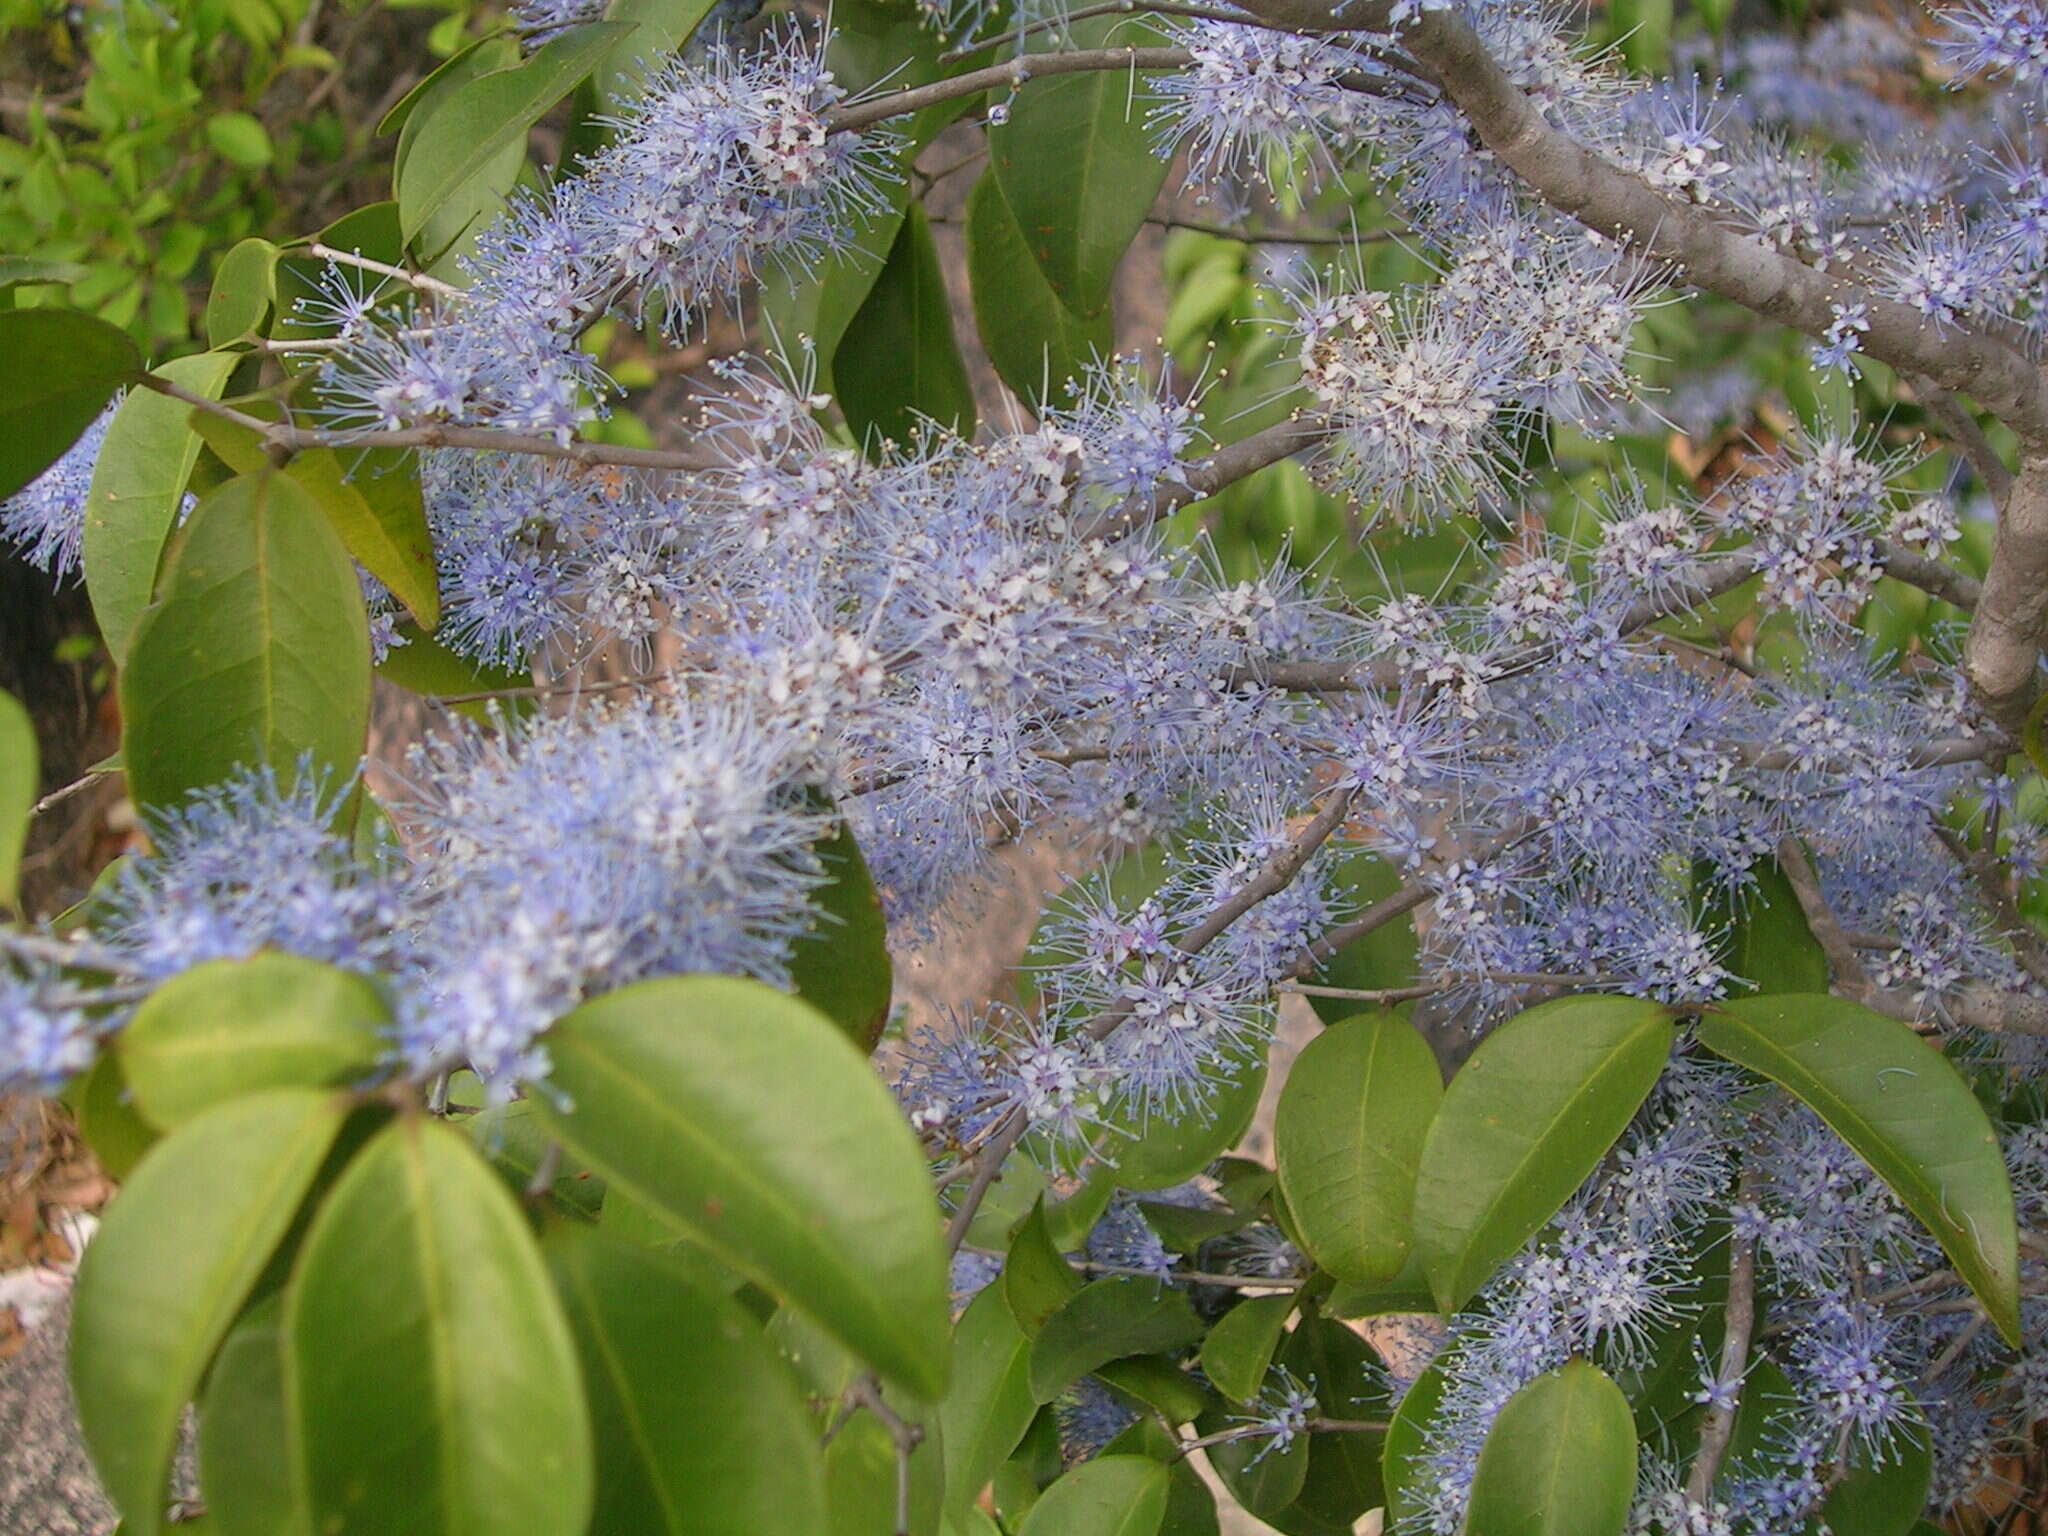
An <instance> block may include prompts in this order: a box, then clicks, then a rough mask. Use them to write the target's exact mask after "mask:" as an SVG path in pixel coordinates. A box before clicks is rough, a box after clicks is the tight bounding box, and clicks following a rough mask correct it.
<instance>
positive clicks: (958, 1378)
mask: <svg viewBox="0 0 2048 1536" xmlns="http://www.w3.org/2000/svg"><path fill="white" fill-rule="evenodd" d="M1028 1359H1029V1341H1028V1340H1027V1339H1026V1338H1025V1337H1024V1333H1023V1330H1022V1329H1020V1328H1019V1327H1018V1326H1017V1320H1016V1318H1014V1317H1012V1316H1011V1315H1010V1306H1009V1302H1008V1301H1007V1299H1006V1298H1005V1297H1004V1295H1003V1288H1002V1287H1001V1286H1000V1285H988V1286H984V1287H983V1288H982V1290H981V1293H980V1294H979V1295H977V1296H976V1297H975V1298H974V1300H972V1301H970V1302H969V1303H968V1304H967V1310H966V1311H965V1312H962V1313H961V1314H960V1320H959V1321H958V1322H957V1323H955V1324H954V1325H953V1387H952V1390H951V1391H949V1392H948V1393H947V1394H946V1400H945V1401H944V1402H943V1403H941V1404H940V1405H939V1424H940V1426H941V1429H942V1431H943V1437H944V1442H945V1457H946V1508H947V1510H948V1511H949V1512H954V1513H957V1512H959V1511H963V1510H966V1509H968V1508H971V1507H972V1506H973V1504H974V1501H975V1500H976V1499H978V1498H979V1497H980V1496H981V1490H982V1489H984V1488H986V1487H987V1486H988V1483H989V1479H990V1478H992V1477H994V1476H995V1474H996V1468H998V1467H1000V1466H1001V1465H1002V1464H1003V1463H1004V1462H1006V1461H1008V1460H1009V1459H1010V1453H1011V1452H1013V1451H1015V1450H1016V1449H1017V1446H1018V1443H1019V1442H1020V1441H1022V1440H1023V1438H1024V1431H1025V1430H1027V1429H1029V1428H1030V1427H1031V1420H1032V1418H1033V1416H1034V1415H1036V1414H1037V1412H1038V1402H1037V1400H1036V1399H1035V1398H1034V1397H1032V1395H1031V1379H1030V1373H1029V1370H1028Z"/></svg>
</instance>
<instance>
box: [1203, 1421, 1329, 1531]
mask: <svg viewBox="0 0 2048 1536" xmlns="http://www.w3.org/2000/svg"><path fill="white" fill-rule="evenodd" d="M1243 1427H1244V1423H1243V1420H1242V1419H1240V1418H1236V1417H1233V1416H1232V1415H1230V1414H1228V1413H1225V1412H1222V1411H1220V1410H1212V1411H1210V1412H1208V1413H1205V1414H1203V1415H1202V1417H1201V1418H1199V1419H1197V1420H1195V1431H1196V1433H1197V1434H1198V1435H1200V1436H1203V1437H1207V1436H1210V1435H1221V1434H1227V1433H1228V1432H1229V1431H1231V1430H1234V1429H1242V1428H1243ZM1308 1442H1309V1437H1308V1436H1306V1435H1297V1436H1296V1437H1295V1438H1294V1440H1293V1441H1292V1442H1291V1443H1289V1444H1286V1445H1282V1444H1281V1443H1280V1442H1279V1441H1277V1440H1273V1439H1271V1438H1269V1437H1267V1436H1265V1435H1247V1436H1245V1437H1244V1438H1242V1439H1235V1440H1224V1441H1221V1442H1219V1443H1218V1444H1216V1445H1212V1446H1210V1447H1209V1448H1208V1450H1207V1451H1206V1452H1205V1453H1204V1454H1206V1455H1207V1456H1208V1458H1209V1465H1210V1467H1211V1468H1213V1469H1214V1471H1215V1473H1216V1475H1217V1477H1218V1478H1220V1479H1221V1480H1222V1482H1223V1486H1224V1487H1225V1488H1227V1489H1228V1490H1229V1491H1230V1496H1231V1497H1232V1498H1234V1499H1236V1500H1237V1502H1238V1503H1239V1504H1242V1505H1243V1506H1244V1507H1245V1509H1247V1510H1248V1511H1250V1512H1251V1513H1252V1514H1254V1515H1257V1516H1259V1517H1260V1518H1261V1519H1264V1518H1265V1517H1266V1516H1268V1515H1277V1514H1279V1512H1280V1511H1281V1510H1283V1509H1286V1508H1287V1507H1288V1506H1289V1505H1291V1504H1292V1503H1293V1502H1294V1501H1295V1500H1296V1499H1298V1498H1300V1497H1301V1490H1302V1487H1303V1485H1304V1483H1305V1482H1306V1480H1307V1478H1308V1450H1309V1446H1308Z"/></svg>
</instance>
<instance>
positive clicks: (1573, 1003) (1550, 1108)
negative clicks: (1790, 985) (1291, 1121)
mask: <svg viewBox="0 0 2048 1536" xmlns="http://www.w3.org/2000/svg"><path fill="white" fill-rule="evenodd" d="M1670 1054H1671V1019H1670V1016H1669V1014H1668V1012H1667V1011H1666V1010H1665V1009H1664V1008H1663V1007H1662V1006H1661V1005H1659V1004H1657V1003H1652V1002H1645V1001H1642V1000H1640V999H1636V998H1626V997H1564V998H1559V999H1558V1000H1557V1001H1555V1002H1550V1003H1542V1004H1539V1005H1538V1006H1537V1007H1534V1008H1531V1009H1528V1010H1527V1011H1526V1012H1523V1013H1519V1014H1517V1015H1516V1016H1515V1017H1514V1018H1512V1019H1510V1020H1508V1022H1507V1023H1506V1024H1504V1025H1502V1026H1501V1027H1500V1028H1499V1029H1497V1030H1495V1031H1494V1033H1493V1034H1491V1035H1490V1036H1488V1037H1487V1039H1486V1040H1485V1042H1484V1043H1483V1044H1481V1045H1480V1047H1479V1049H1478V1050H1476V1051H1474V1052H1473V1053H1472V1057H1471V1059H1470V1060H1469V1061H1467V1062H1466V1063H1465V1066H1464V1068H1463V1070H1461V1071H1460V1072H1459V1073H1458V1075H1457V1076H1456V1077H1454V1078H1452V1079H1451V1084H1450V1087H1448V1088H1447V1089H1445V1090H1444V1097H1443V1104H1442V1106H1441V1108H1439V1109H1438V1111H1437V1116H1436V1120H1435V1121H1434V1123H1433V1124H1431V1126H1430V1128H1429V1135H1428V1137H1427V1139H1426V1140H1425V1141H1424V1142H1423V1147H1422V1163H1421V1167H1420V1169H1419V1170H1418V1172H1417V1175H1416V1180H1415V1215H1414V1223H1415V1246H1416V1250H1417V1251H1418V1252H1419V1253H1420V1254H1421V1255H1422V1262H1423V1267H1424V1269H1425V1270H1426V1271H1427V1272H1428V1275H1429V1283H1430V1288H1431V1290H1432V1291H1434V1292H1435V1294H1436V1299H1437V1305H1438V1306H1439V1307H1440V1308H1441V1309H1442V1310H1443V1311H1445V1312H1447V1313H1448V1312H1455V1311H1456V1310H1457V1309H1458V1308H1459V1307H1462V1306H1463V1305H1464V1304H1465V1302H1466V1301H1467V1300H1468V1299H1469V1298H1470V1297H1471V1295H1472V1293H1473V1292H1475V1291H1477V1290H1478V1289H1479V1287H1480V1286H1481V1285H1483V1284H1484V1283H1485V1282H1486V1279H1487V1277H1488V1276H1489V1275H1491V1274H1492V1273H1493V1272H1494V1271H1495V1270H1496V1269H1498V1268H1499V1267H1500V1266H1501V1264H1502V1263H1503V1262H1505V1261H1506V1259H1507V1258H1508V1257H1509V1255H1511V1254H1513V1253H1514V1252H1515V1250H1516V1249H1518V1248H1520V1247H1521V1246H1522V1244H1523V1243H1524V1242H1526V1241H1527V1240H1528V1239H1529V1238H1530V1237H1531V1236H1533V1235H1534V1234H1535V1233H1536V1232H1537V1231H1539V1230H1540V1229H1541V1228H1542V1227H1543V1224H1544V1223H1545V1222H1547V1221H1549V1220H1550V1218H1551V1217H1552V1216H1554V1215H1556V1214H1557V1211H1558V1208H1559V1207H1560V1206H1562V1205H1563V1204H1564V1202H1565V1201H1566V1200H1567V1199H1569V1198H1570V1197H1571V1193H1572V1191H1573V1190H1575V1189H1577V1188H1578V1187H1579V1185H1581V1184H1582V1183H1584V1182H1585V1180H1586V1176H1587V1175H1588V1174H1590V1173H1591V1172H1592V1171H1593V1170H1594V1168H1596V1167H1597V1166H1598V1165H1599V1162H1600V1159H1601V1158H1602V1157H1604V1156H1606V1154H1607V1149H1608V1148H1609V1147H1611V1146H1613V1145H1614V1142H1615V1140H1616V1138H1617V1137H1619V1136H1620V1135H1621V1133H1622V1131H1623V1130H1624V1129H1625V1128H1626V1127H1627V1125H1628V1122H1629V1119H1630V1118H1631V1117H1632V1116H1633V1115H1634V1114H1635V1112H1636V1109H1637V1107H1638V1106H1640V1105H1641V1104H1642V1102H1643V1100H1644V1099H1645V1098H1646V1097H1648V1095H1649V1092H1650V1090H1651V1088H1653V1087H1655V1086H1656V1082H1657V1079H1658V1077H1659V1076H1660V1075H1661V1074H1662V1073H1663V1071H1664V1063H1665V1061H1666V1060H1667V1059H1668V1058H1669V1056H1670Z"/></svg>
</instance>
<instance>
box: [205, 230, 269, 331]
mask: <svg viewBox="0 0 2048 1536" xmlns="http://www.w3.org/2000/svg"><path fill="white" fill-rule="evenodd" d="M278 255H279V251H278V248H277V247H276V246H274V245H272V244H271V243H270V242H269V241H268V240H263V239H259V238H258V237H256V236H254V235H252V236H250V237H249V238H248V239H246V240H242V241H239V242H237V243H236V244H235V246H234V247H233V248H232V249H231V250H229V252H228V253H227V255H225V256H223V257H221V259H220V265H219V266H218V267H216V268H214V272H213V289H212V291H211V292H210V293H208V294H207V296H206V344H207V345H208V346H209V347H224V346H226V345H227V344H228V343H229V342H231V341H240V340H241V339H242V338H243V337H245V336H248V335H251V334H253V333H254V332H256V331H257V330H258V329H259V328H260V327H261V326H262V324H263V320H264V317H265V316H266V315H268V314H269V313H270V306H271V305H272V304H273V303H275V302H276V299H277V258H278Z"/></svg>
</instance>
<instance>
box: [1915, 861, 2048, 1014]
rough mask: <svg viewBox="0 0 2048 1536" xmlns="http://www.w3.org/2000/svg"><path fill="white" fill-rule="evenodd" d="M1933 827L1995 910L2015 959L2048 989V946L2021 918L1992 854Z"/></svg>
mask: <svg viewBox="0 0 2048 1536" xmlns="http://www.w3.org/2000/svg"><path fill="white" fill-rule="evenodd" d="M1933 826H1934V835H1935V836H1936V837H1937V838H1939V839H1940V840H1941V846H1942V847H1944V848H1946V849H1947V850H1948V851H1949V854H1950V856H1951V857H1952V858H1954V860H1955V861H1956V862H1957V863H1958V864H1960V865H1962V867H1963V872H1964V873H1965V874H1967V875H1968V876H1969V877H1970V879H1971V880H1972V881H1974V882H1975V883H1976V886H1977V891H1978V894H1979V895H1981V896H1982V897H1983V898H1984V904H1985V905H1986V906H1988V907H1990V908H1991V915H1992V916H1993V917H1995V918H1997V919H1998V929H1999V932H2000V933H2001V934H2002V935H2004V937H2005V939H2006V941H2007V942H2008V943H2010V944H2011V945H2012V953H2013V958H2014V959H2016V960H2017V961H2019V963H2020V966H2021V968H2022V969H2024V970H2025V971H2026V973H2027V974H2028V975H2029V976H2031V977H2033V978H2034V980H2035V981H2036V982H2037V983H2039V984H2040V985H2041V986H2044V987H2048V943H2044V942H2043V940H2042V938H2041V935H2040V934H2039V933H2037V932H2036V931H2035V930H2034V926H2033V924H2031V923H2029V922H2028V921H2027V920H2026V918H2024V917H2023V916H2021V915H2020V909H2019V908H2018V907H2017V906H2015V905H2014V904H2013V899H2012V892H2011V891H2010V890H2008V889H2007V888H2006V883H2005V878H2004V875H2003V872H2002V871H2001V870H2000V869H1999V866H1998V861H1997V860H1996V859H1995V858H1993V857H1992V856H1991V854H1989V853H1988V852H1981V851H1979V850H1978V849H1975V848H1972V847H1971V846H1970V845H1969V844H1968V843H1966V842H1964V841H1963V840H1962V838H1961V837H1959V836H1958V835H1957V834H1956V833H1955V832H1953V831H1951V830H1950V829H1949V828H1947V827H1945V826H1943V825H1942V824H1941V822H1940V821H1938V820H1937V821H1935V822H1934V823H1933Z"/></svg>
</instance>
